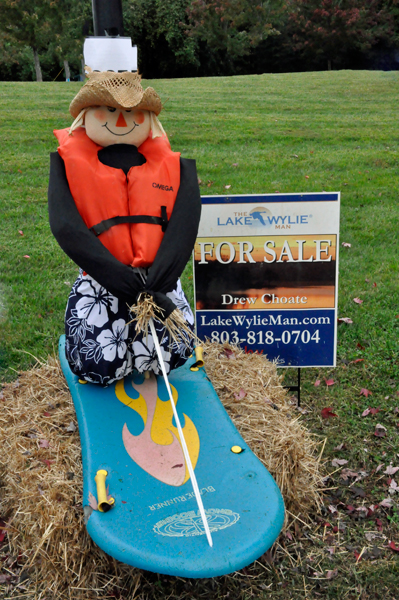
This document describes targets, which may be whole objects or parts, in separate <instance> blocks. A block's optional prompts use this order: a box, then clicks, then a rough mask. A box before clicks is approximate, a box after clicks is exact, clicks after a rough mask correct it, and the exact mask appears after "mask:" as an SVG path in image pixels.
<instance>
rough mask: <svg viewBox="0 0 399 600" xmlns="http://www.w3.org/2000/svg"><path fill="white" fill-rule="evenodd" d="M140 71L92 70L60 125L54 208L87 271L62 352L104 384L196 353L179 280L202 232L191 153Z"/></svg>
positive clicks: (74, 298) (54, 223)
mask: <svg viewBox="0 0 399 600" xmlns="http://www.w3.org/2000/svg"><path fill="white" fill-rule="evenodd" d="M140 80H141V77H140V76H139V75H138V74H137V73H130V72H124V73H114V72H91V73H89V76H88V81H87V82H86V84H85V85H84V86H83V87H82V88H81V90H80V91H79V93H78V94H77V96H76V97H75V98H74V99H73V101H72V102H71V105H70V113H71V114H72V117H73V118H74V119H75V120H74V122H73V123H72V126H71V128H70V129H63V130H58V131H55V132H54V133H55V136H56V137H57V139H58V141H59V143H60V146H59V148H58V153H53V154H51V167H50V182H49V216H50V226H51V230H52V232H53V234H54V236H55V237H56V239H57V241H58V243H59V244H60V246H61V248H62V249H63V250H64V251H65V252H66V254H67V255H68V256H69V257H70V258H71V259H72V260H73V261H74V262H75V263H76V264H77V265H78V266H79V267H80V272H79V276H78V278H77V280H76V282H75V283H74V285H73V286H72V290H71V293H70V295H69V299H68V303H67V308H66V314H65V329H66V356H67V359H68V362H69V365H70V367H71V369H72V371H73V372H74V373H75V374H76V375H78V376H79V377H80V378H82V379H85V380H86V381H90V382H93V383H99V384H100V385H109V384H111V383H112V382H113V381H115V380H118V379H122V378H123V377H125V376H126V375H128V374H129V373H131V372H132V371H133V369H136V370H137V371H139V372H140V373H146V372H147V373H148V372H149V371H153V372H155V373H156V374H159V373H160V372H161V370H160V365H159V363H158V358H157V355H156V350H155V347H154V340H153V338H152V337H151V334H150V332H149V331H148V327H147V325H148V322H149V317H152V318H153V320H154V323H155V330H156V333H157V337H158V340H159V343H160V345H161V350H162V357H163V359H164V363H165V366H166V371H167V372H169V371H170V370H171V369H175V368H177V367H179V366H181V365H183V364H184V363H185V361H186V360H187V358H188V357H189V356H190V354H191V352H192V346H193V327H194V318H193V314H192V312H191V309H190V306H189V304H188V301H187V299H186V297H185V295H184V293H183V290H182V287H181V284H180V279H179V277H180V275H181V273H182V272H183V269H184V267H185V265H186V263H187V261H188V260H189V258H190V255H191V252H192V249H193V246H194V243H195V239H196V236H197V231H198V224H199V219H200V212H201V199H200V194H199V188H198V179H197V174H196V168H195V161H193V160H188V159H183V158H181V157H180V154H179V153H177V152H172V150H171V148H170V144H169V141H168V139H167V137H166V134H165V132H164V130H163V128H162V125H161V123H160V122H159V120H158V115H159V113H160V111H161V109H162V104H161V100H160V98H159V96H158V94H157V93H156V92H155V90H153V89H152V88H150V87H148V88H146V89H145V90H144V89H143V88H142V86H141V83H140Z"/></svg>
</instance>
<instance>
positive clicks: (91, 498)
mask: <svg viewBox="0 0 399 600" xmlns="http://www.w3.org/2000/svg"><path fill="white" fill-rule="evenodd" d="M89 506H91V508H92V509H93V510H98V502H97V499H96V498H95V497H94V496H93V494H92V493H91V492H89Z"/></svg>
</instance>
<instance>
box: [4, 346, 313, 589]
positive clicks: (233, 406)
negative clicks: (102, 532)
mask: <svg viewBox="0 0 399 600" xmlns="http://www.w3.org/2000/svg"><path fill="white" fill-rule="evenodd" d="M204 346H205V356H206V369H207V374H208V375H209V377H210V379H211V381H212V383H213V385H214V387H215V389H216V391H217V393H218V394H219V397H220V399H221V401H222V402H223V404H224V406H225V408H226V410H227V411H228V412H229V414H230V416H231V418H232V420H233V421H234V423H235V425H236V427H237V429H238V430H239V431H240V433H241V435H242V436H243V438H244V439H245V441H246V442H247V443H248V444H249V446H250V447H251V448H252V449H253V451H254V452H255V453H256V454H257V456H258V457H259V458H260V460H261V461H262V462H263V463H264V464H265V466H266V467H267V469H268V470H269V471H270V473H271V474H272V475H273V476H274V477H275V479H276V481H277V483H278V485H279V486H280V489H281V491H282V493H283V497H284V500H285V503H286V507H287V509H288V510H289V511H290V512H291V513H293V514H295V515H298V516H299V515H301V519H306V517H307V513H308V512H309V510H310V509H312V508H314V507H317V506H318V504H319V492H318V489H319V488H320V487H321V477H322V476H321V474H320V469H319V462H318V460H317V457H316V452H317V443H316V442H315V441H314V439H313V438H312V436H311V435H310V434H309V433H308V432H307V430H306V428H305V427H304V426H303V425H301V424H300V423H299V420H298V418H294V417H293V416H292V413H293V406H292V405H291V404H290V402H289V399H288V397H287V392H286V390H285V389H284V388H283V387H282V386H281V382H280V379H279V376H278V374H277V370H276V366H275V365H273V364H272V363H270V362H268V361H267V360H266V359H265V358H263V357H262V356H259V355H255V354H253V355H246V354H245V353H244V352H243V351H242V350H239V349H238V348H235V347H228V346H225V347H223V346H220V345H217V344H209V343H207V344H205V345H204ZM240 396H241V397H240ZM1 406H2V409H3V410H2V414H1V417H0V421H1V430H0V431H1V433H0V444H1V448H2V453H1V458H0V461H1V462H0V468H1V474H0V475H1V480H2V488H1V510H0V515H1V516H2V517H3V519H6V522H7V525H6V526H7V530H8V540H9V548H8V549H7V552H8V554H9V555H10V556H11V559H10V557H9V558H8V559H7V560H8V566H9V568H8V573H10V574H11V575H10V579H9V581H6V584H8V588H9V594H10V597H12V590H14V592H15V593H16V594H17V595H18V594H21V593H23V592H24V590H25V591H26V590H29V591H33V590H34V591H35V594H36V595H35V597H37V598H40V599H42V600H44V599H45V598H57V599H58V598H59V599H60V600H61V599H64V598H65V599H67V598H68V599H71V598H73V600H80V599H82V600H83V599H85V600H87V599H89V598H105V597H110V594H112V593H113V591H116V590H123V591H124V592H125V593H127V594H129V597H130V595H132V597H134V592H135V590H137V589H138V586H139V584H140V577H141V573H140V571H138V570H137V569H134V568H132V567H129V566H127V565H123V564H121V563H118V562H117V561H115V560H114V559H112V558H110V557H109V556H107V555H106V554H105V553H104V552H102V551H101V550H100V549H99V548H98V547H97V546H96V545H95V544H94V543H93V542H92V541H91V539H90V538H89V536H88V534H87V532H86V528H85V526H84V522H83V509H82V487H83V481H82V465H81V458H80V452H81V450H80V441H79V434H78V430H77V427H76V417H75V411H74V407H73V403H72V400H71V397H70V394H69V390H68V388H67V386H66V383H65V380H64V377H63V374H62V371H61V369H60V365H59V362H58V361H57V360H55V359H52V358H50V359H49V360H48V362H47V363H38V364H37V365H36V367H35V368H33V369H32V370H30V371H27V372H23V373H21V374H20V376H19V378H18V380H17V381H15V382H13V383H10V384H6V385H5V386H4V387H3V390H2V403H1ZM10 561H11V562H10ZM18 582H20V584H19V585H18V588H16V587H15V585H16V584H17V583H18ZM6 587H7V585H6Z"/></svg>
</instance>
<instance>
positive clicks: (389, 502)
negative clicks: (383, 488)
mask: <svg viewBox="0 0 399 600" xmlns="http://www.w3.org/2000/svg"><path fill="white" fill-rule="evenodd" d="M392 505H393V500H392V498H384V500H382V501H381V502H380V506H382V507H383V508H391V507H392ZM377 520H378V519H377ZM376 522H377V521H376Z"/></svg>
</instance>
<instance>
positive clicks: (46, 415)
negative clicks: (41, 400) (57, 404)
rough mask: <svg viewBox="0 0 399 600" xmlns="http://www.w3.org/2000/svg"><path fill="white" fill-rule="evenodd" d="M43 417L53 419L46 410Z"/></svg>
mask: <svg viewBox="0 0 399 600" xmlns="http://www.w3.org/2000/svg"><path fill="white" fill-rule="evenodd" d="M43 415H44V416H45V417H51V415H50V413H49V412H47V411H46V410H45V411H44V413H43Z"/></svg>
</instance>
